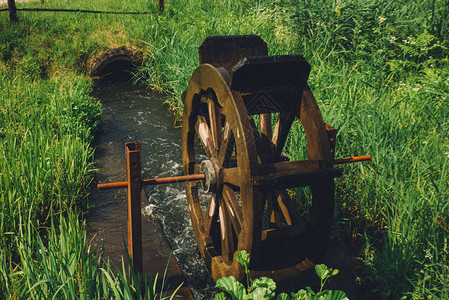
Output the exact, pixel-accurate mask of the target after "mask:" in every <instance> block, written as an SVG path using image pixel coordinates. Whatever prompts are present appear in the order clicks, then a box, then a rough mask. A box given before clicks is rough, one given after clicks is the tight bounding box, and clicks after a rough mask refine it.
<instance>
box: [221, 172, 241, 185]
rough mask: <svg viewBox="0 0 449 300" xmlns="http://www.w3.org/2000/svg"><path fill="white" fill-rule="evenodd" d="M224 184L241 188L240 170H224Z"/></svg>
mask: <svg viewBox="0 0 449 300" xmlns="http://www.w3.org/2000/svg"><path fill="white" fill-rule="evenodd" d="M222 172H223V182H224V183H228V184H232V185H234V186H237V187H239V186H240V172H239V169H238V168H223V169H222Z"/></svg>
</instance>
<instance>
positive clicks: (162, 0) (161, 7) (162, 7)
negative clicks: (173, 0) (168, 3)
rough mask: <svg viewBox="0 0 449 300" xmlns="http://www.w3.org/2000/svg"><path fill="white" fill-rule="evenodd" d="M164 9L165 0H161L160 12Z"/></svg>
mask: <svg viewBox="0 0 449 300" xmlns="http://www.w3.org/2000/svg"><path fill="white" fill-rule="evenodd" d="M163 11H164V0H159V12H163Z"/></svg>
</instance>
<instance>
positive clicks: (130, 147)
mask: <svg viewBox="0 0 449 300" xmlns="http://www.w3.org/2000/svg"><path fill="white" fill-rule="evenodd" d="M125 148H126V175H127V180H128V182H127V187H128V251H129V256H130V257H131V260H132V264H133V268H134V271H135V273H136V276H137V274H140V275H142V220H141V199H140V193H141V189H142V185H141V182H142V178H141V167H140V149H141V146H140V143H126V144H125Z"/></svg>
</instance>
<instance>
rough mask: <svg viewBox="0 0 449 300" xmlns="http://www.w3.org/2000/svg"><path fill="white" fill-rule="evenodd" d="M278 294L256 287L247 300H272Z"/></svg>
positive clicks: (247, 296)
mask: <svg viewBox="0 0 449 300" xmlns="http://www.w3.org/2000/svg"><path fill="white" fill-rule="evenodd" d="M275 295H276V293H275V292H274V291H271V290H270V289H268V288H266V287H256V288H255V289H254V290H253V291H252V292H251V293H250V294H248V295H246V297H245V298H244V299H245V300H270V299H273V298H274V296H275Z"/></svg>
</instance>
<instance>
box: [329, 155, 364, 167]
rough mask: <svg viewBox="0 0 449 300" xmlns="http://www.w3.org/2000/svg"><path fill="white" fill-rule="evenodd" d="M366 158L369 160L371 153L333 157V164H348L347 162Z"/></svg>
mask: <svg viewBox="0 0 449 300" xmlns="http://www.w3.org/2000/svg"><path fill="white" fill-rule="evenodd" d="M367 160H371V155H363V156H354V157H345V158H338V159H334V165H342V164H349V163H354V162H358V161H367Z"/></svg>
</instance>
